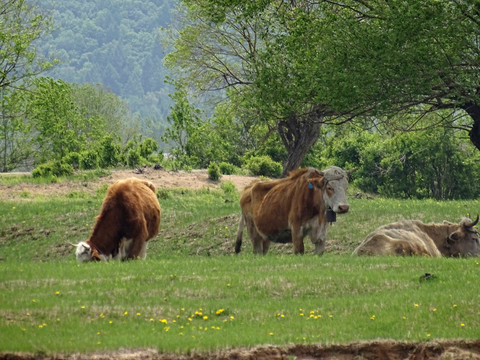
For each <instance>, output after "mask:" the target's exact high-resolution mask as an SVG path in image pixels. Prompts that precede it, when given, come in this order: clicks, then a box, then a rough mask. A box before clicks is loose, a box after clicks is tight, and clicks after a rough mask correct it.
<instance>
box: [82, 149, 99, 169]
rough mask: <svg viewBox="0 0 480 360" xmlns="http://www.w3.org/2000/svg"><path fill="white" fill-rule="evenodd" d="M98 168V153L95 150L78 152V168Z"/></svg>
mask: <svg viewBox="0 0 480 360" xmlns="http://www.w3.org/2000/svg"><path fill="white" fill-rule="evenodd" d="M96 168H98V154H97V152H96V151H83V152H81V153H80V169H82V170H91V169H96Z"/></svg>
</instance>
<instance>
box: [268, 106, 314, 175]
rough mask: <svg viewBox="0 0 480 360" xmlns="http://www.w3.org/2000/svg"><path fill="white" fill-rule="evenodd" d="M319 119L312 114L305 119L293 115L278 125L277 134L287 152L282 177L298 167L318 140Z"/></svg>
mask: <svg viewBox="0 0 480 360" xmlns="http://www.w3.org/2000/svg"><path fill="white" fill-rule="evenodd" d="M321 118H322V116H321V115H320V114H318V113H317V112H312V113H311V114H309V115H307V116H305V117H300V116H299V115H297V114H295V115H292V116H290V117H289V118H287V119H285V120H281V121H280V122H279V123H278V125H277V130H278V134H279V135H280V138H281V139H282V142H283V145H284V146H285V148H286V149H287V152H288V156H287V160H286V161H285V163H284V165H283V174H282V176H283V177H285V176H287V175H288V173H289V172H290V171H292V170H295V169H297V168H299V167H300V164H301V163H302V161H303V159H304V158H305V155H306V154H307V152H308V150H310V148H311V147H312V146H313V145H314V144H315V142H316V141H317V140H318V138H319V136H320V126H321V121H320V120H321Z"/></svg>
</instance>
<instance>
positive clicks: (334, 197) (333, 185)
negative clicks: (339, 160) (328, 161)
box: [323, 166, 350, 214]
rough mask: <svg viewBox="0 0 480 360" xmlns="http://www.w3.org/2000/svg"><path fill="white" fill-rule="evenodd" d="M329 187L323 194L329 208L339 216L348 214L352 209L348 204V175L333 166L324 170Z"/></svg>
mask: <svg viewBox="0 0 480 360" xmlns="http://www.w3.org/2000/svg"><path fill="white" fill-rule="evenodd" d="M323 173H324V174H325V179H326V180H327V185H326V186H325V191H324V192H323V199H324V201H325V205H326V207H327V208H331V209H332V210H333V211H334V212H336V213H338V214H342V213H346V212H348V210H349V209H350V206H349V205H348V202H347V188H348V175H347V173H346V171H344V170H342V169H341V168H339V167H336V166H332V167H330V168H328V169H327V170H324V171H323Z"/></svg>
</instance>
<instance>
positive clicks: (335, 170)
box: [235, 166, 353, 254]
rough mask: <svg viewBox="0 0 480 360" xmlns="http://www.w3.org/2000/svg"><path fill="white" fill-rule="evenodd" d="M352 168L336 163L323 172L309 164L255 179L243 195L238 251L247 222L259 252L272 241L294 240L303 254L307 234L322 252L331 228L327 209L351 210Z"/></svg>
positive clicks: (340, 212) (264, 250)
mask: <svg viewBox="0 0 480 360" xmlns="http://www.w3.org/2000/svg"><path fill="white" fill-rule="evenodd" d="M351 172H353V171H350V172H347V171H344V170H342V169H341V168H339V167H336V166H333V167H331V168H329V169H327V170H325V171H323V172H322V171H318V170H317V169H314V168H305V169H300V170H296V171H294V172H291V173H290V175H289V176H288V177H287V178H284V179H279V180H273V181H254V182H252V183H251V184H250V185H249V186H247V187H246V188H245V189H244V190H243V192H242V196H241V198H240V206H241V208H242V217H241V219H240V224H239V228H238V232H237V241H236V243H235V252H236V253H239V252H240V250H241V246H242V235H243V230H244V227H245V225H246V226H247V230H248V233H249V235H250V239H251V241H252V244H253V252H254V253H256V254H266V253H267V252H268V249H269V246H270V241H273V242H282V243H285V242H293V247H294V252H295V254H303V253H304V243H303V239H304V237H305V236H307V235H309V236H310V239H311V240H312V242H313V243H314V244H315V252H316V253H317V254H322V253H323V251H324V250H325V240H326V235H327V231H328V222H327V219H326V212H327V210H329V209H330V210H333V211H334V212H335V213H338V214H342V213H346V212H348V210H349V205H348V202H347V200H346V190H347V187H348V175H349V174H350V173H351Z"/></svg>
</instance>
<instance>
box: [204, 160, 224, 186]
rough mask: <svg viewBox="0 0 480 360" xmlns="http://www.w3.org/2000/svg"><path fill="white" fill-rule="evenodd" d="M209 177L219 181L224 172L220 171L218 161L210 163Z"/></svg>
mask: <svg viewBox="0 0 480 360" xmlns="http://www.w3.org/2000/svg"><path fill="white" fill-rule="evenodd" d="M207 170H208V178H209V179H210V180H213V181H217V180H218V179H220V176H222V174H221V173H220V167H219V166H218V164H217V163H216V162H211V163H210V165H208V169H207Z"/></svg>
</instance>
